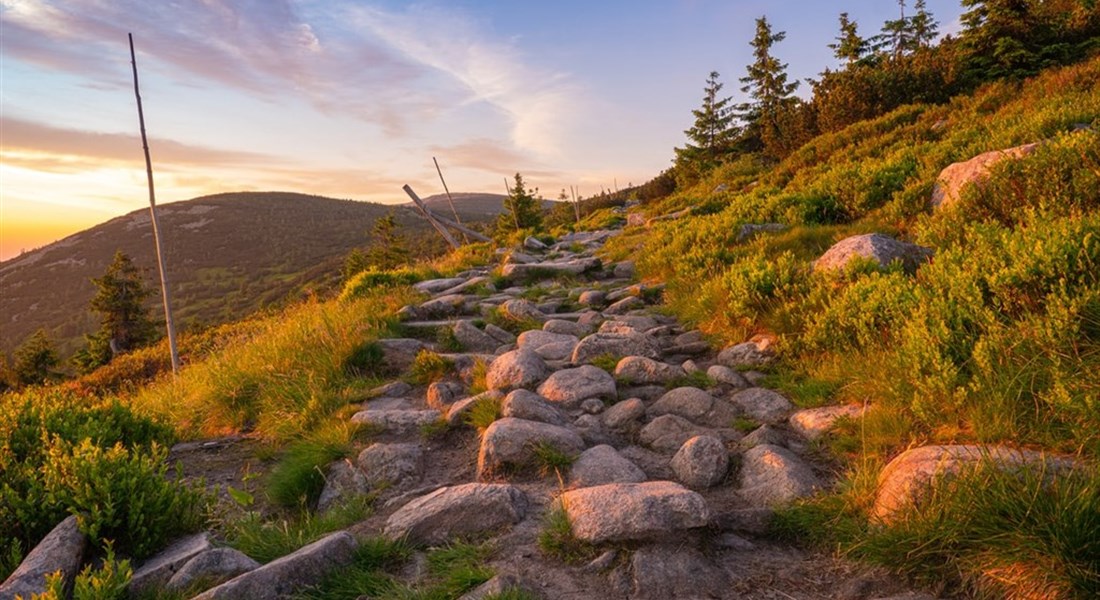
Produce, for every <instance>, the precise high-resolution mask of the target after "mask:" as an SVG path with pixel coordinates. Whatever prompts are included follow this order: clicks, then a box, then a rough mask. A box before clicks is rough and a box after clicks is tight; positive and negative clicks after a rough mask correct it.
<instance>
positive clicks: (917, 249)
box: [814, 233, 932, 272]
mask: <svg viewBox="0 0 1100 600" xmlns="http://www.w3.org/2000/svg"><path fill="white" fill-rule="evenodd" d="M931 256H932V249H931V248H925V247H924V246H918V245H917V244H910V243H909V242H901V241H898V240H895V239H894V238H892V237H890V236H888V235H882V234H881V233H865V234H863V235H854V236H852V237H848V238H844V239H843V240H840V241H839V242H837V243H835V244H833V246H832V247H831V248H829V249H828V250H826V251H825V254H822V255H821V258H819V259H817V260H816V261H814V271H817V272H823V271H837V270H841V269H844V268H845V267H847V266H848V263H850V262H852V261H853V260H855V259H857V258H859V259H866V260H871V261H874V262H876V263H878V265H879V266H880V267H885V266H887V265H889V264H890V263H892V262H894V261H895V260H898V261H901V264H902V265H903V266H904V267H905V270H906V271H910V272H912V271H915V270H917V267H919V266H920V264H921V263H923V262H925V261H926V260H928V258H929V257H931Z"/></svg>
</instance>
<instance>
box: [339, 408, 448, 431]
mask: <svg viewBox="0 0 1100 600" xmlns="http://www.w3.org/2000/svg"><path fill="white" fill-rule="evenodd" d="M441 416H442V415H441V413H440V412H439V411H438V410H400V409H394V410H370V409H368V410H361V411H359V412H357V413H355V414H354V415H352V416H351V422H352V423H359V424H362V425H370V426H373V427H378V428H380V429H382V430H383V431H386V432H389V433H395V434H403V433H409V432H412V431H416V430H418V429H420V428H421V427H423V426H424V425H430V424H432V423H435V422H436V421H438V420H439V419H440V417H441Z"/></svg>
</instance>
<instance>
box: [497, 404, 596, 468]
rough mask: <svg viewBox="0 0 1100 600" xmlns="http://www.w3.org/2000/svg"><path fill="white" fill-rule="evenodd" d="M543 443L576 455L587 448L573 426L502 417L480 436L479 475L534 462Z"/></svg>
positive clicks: (564, 452) (543, 445) (559, 450)
mask: <svg viewBox="0 0 1100 600" xmlns="http://www.w3.org/2000/svg"><path fill="white" fill-rule="evenodd" d="M540 446H541V447H548V448H553V449H554V450H556V451H558V452H561V453H563V454H566V455H569V456H576V455H578V454H580V453H581V452H583V451H584V448H585V443H584V440H583V439H581V436H580V435H578V434H577V432H575V431H573V430H572V429H567V428H565V427H559V426H557V425H550V424H549V423H539V422H537V421H526V420H523V419H513V418H503V419H500V420H498V421H495V422H494V423H493V424H492V425H490V426H489V427H488V428H487V429H486V430H485V433H484V434H482V436H481V447H480V450H479V451H478V455H477V472H478V477H479V478H480V479H484V478H486V477H488V476H490V475H491V474H495V473H499V472H501V470H502V469H505V468H508V467H523V466H529V465H532V464H534V462H535V458H536V453H537V451H538V449H539V448H540Z"/></svg>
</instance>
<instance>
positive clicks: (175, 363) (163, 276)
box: [126, 33, 180, 375]
mask: <svg viewBox="0 0 1100 600" xmlns="http://www.w3.org/2000/svg"><path fill="white" fill-rule="evenodd" d="M126 35H127V36H128V37H129V38H130V65H131V66H132V67H133V70H134V97H135V98H137V109H138V124H139V125H140V126H141V147H142V148H143V149H144V150H145V175H146V177H147V178H148V180H149V216H150V220H151V221H152V223H153V244H154V245H156V248H157V268H158V270H159V271H160V293H161V297H162V298H163V299H164V323H165V325H166V326H167V327H168V349H169V351H170V352H171V353H172V374H173V375H179V372H180V354H179V351H178V350H177V349H176V326H175V324H174V323H173V322H172V300H171V297H170V294H169V291H168V288H169V286H168V272H167V271H166V270H165V268H164V252H163V251H162V250H161V245H160V228H159V227H158V226H157V196H156V193H155V192H154V191H153V161H152V160H151V159H150V158H149V140H148V138H146V136H145V113H144V112H143V111H142V109H141V92H140V91H138V72H137V57H136V55H135V54H134V34H132V33H128V34H126Z"/></svg>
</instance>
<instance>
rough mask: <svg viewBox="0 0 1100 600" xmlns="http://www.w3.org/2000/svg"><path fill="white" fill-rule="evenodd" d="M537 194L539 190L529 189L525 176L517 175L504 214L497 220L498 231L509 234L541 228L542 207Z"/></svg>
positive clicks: (505, 200) (510, 189)
mask: <svg viewBox="0 0 1100 600" xmlns="http://www.w3.org/2000/svg"><path fill="white" fill-rule="evenodd" d="M536 194H538V190H537V189H535V190H529V189H527V186H526V185H525V184H524V183H523V176H522V175H520V174H519V173H516V182H515V185H513V186H512V187H510V188H508V197H507V198H505V199H504V212H503V213H501V215H500V217H499V218H498V219H497V230H498V231H505V232H507V231H516V230H519V229H538V228H539V227H541V226H542V207H541V206H540V205H539V201H538V199H537V198H536V197H535V196H536Z"/></svg>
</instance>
